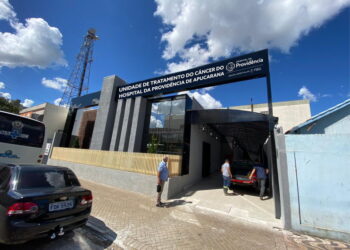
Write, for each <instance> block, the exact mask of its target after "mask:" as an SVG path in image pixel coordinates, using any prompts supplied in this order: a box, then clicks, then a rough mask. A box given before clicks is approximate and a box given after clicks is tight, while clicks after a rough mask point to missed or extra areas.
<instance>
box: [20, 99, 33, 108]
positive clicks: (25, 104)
mask: <svg viewBox="0 0 350 250" xmlns="http://www.w3.org/2000/svg"><path fill="white" fill-rule="evenodd" d="M21 104H22V106H23V107H26V108H29V107H31V106H32V105H33V104H34V101H33V100H31V99H24V102H21Z"/></svg>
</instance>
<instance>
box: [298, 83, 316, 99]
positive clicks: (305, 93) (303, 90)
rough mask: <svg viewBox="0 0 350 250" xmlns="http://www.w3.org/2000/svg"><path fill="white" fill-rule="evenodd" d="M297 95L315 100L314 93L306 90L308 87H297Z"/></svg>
mask: <svg viewBox="0 0 350 250" xmlns="http://www.w3.org/2000/svg"><path fill="white" fill-rule="evenodd" d="M298 96H300V97H302V98H303V99H305V100H310V101H312V102H316V101H317V97H316V95H314V94H313V93H311V91H310V90H308V88H307V87H305V86H303V87H302V88H300V89H299V92H298Z"/></svg>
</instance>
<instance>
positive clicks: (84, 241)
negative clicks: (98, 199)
mask: <svg viewBox="0 0 350 250" xmlns="http://www.w3.org/2000/svg"><path fill="white" fill-rule="evenodd" d="M116 238H117V234H116V233H115V232H114V231H112V230H111V229H109V228H108V227H107V226H106V225H105V223H104V222H103V221H101V220H99V219H97V218H95V217H92V216H91V217H89V221H88V223H87V225H86V226H83V227H81V228H77V229H75V230H73V231H68V232H66V233H65V234H64V235H63V236H61V237H58V238H56V239H55V240H50V239H49V238H42V239H35V240H32V241H28V242H26V243H23V244H18V245H4V244H0V249H1V250H28V249H40V250H56V249H57V250H90V249H91V250H92V249H94V250H95V249H96V250H102V249H105V248H108V247H109V246H111V245H112V244H113V242H114V240H115V239H116Z"/></svg>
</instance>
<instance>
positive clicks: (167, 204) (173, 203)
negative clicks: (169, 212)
mask: <svg viewBox="0 0 350 250" xmlns="http://www.w3.org/2000/svg"><path fill="white" fill-rule="evenodd" d="M190 203H192V201H185V200H174V201H171V202H165V203H164V207H167V208H168V207H176V206H181V205H185V204H190Z"/></svg>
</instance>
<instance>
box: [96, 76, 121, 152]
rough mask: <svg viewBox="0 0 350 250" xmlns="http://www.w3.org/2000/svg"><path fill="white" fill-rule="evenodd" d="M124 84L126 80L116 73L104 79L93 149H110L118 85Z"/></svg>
mask: <svg viewBox="0 0 350 250" xmlns="http://www.w3.org/2000/svg"><path fill="white" fill-rule="evenodd" d="M122 85H125V81H124V80H123V79H121V78H119V77H117V76H115V75H112V76H107V77H105V78H104V79H103V86H102V90H101V95H100V101H99V109H98V111H97V116H96V122H95V126H94V131H93V133H92V138H91V144H90V148H91V149H97V150H109V147H110V143H111V138H112V133H113V124H114V118H115V114H116V109H117V102H116V101H115V96H116V92H117V88H118V86H122Z"/></svg>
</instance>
